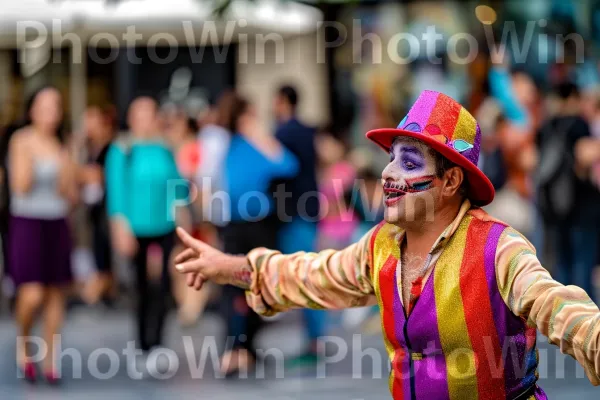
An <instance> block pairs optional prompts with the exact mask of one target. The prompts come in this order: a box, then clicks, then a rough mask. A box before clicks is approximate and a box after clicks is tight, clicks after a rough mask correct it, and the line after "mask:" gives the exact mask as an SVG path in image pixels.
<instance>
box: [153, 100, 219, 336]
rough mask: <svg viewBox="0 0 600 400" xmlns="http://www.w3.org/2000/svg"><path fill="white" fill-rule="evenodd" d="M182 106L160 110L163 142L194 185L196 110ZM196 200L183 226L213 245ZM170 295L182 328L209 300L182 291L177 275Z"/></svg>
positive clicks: (199, 154) (197, 166)
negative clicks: (175, 304) (173, 300)
mask: <svg viewBox="0 0 600 400" xmlns="http://www.w3.org/2000/svg"><path fill="white" fill-rule="evenodd" d="M184 103H185V102H183V103H181V104H179V103H173V104H169V105H165V106H163V108H162V110H161V111H162V114H163V120H164V122H165V134H166V138H167V141H168V143H169V145H170V146H171V148H172V149H173V153H174V155H175V161H176V163H177V168H178V169H179V173H180V175H181V176H182V177H183V178H185V179H188V180H190V181H191V182H194V181H195V179H196V177H197V175H198V171H199V170H200V168H201V162H202V149H201V143H200V141H199V140H198V139H197V132H198V122H197V120H196V117H197V115H199V114H200V110H188V109H187V107H186V104H184ZM193 197H196V199H195V200H194V201H193V202H192V203H191V204H189V205H188V206H187V208H186V210H187V213H186V214H187V216H188V218H186V223H188V224H189V226H188V228H189V229H190V231H191V232H192V234H193V236H194V237H196V238H198V239H201V240H204V241H206V242H208V243H213V244H214V243H215V242H216V239H215V237H216V231H215V230H214V228H213V227H211V226H210V225H208V224H205V223H203V218H202V209H201V204H200V203H201V198H200V197H199V196H193ZM181 249H182V245H181V243H177V244H176V247H175V251H173V253H172V254H173V256H174V255H175V254H177V253H178V252H179V251H180V250H181ZM172 277H173V294H174V296H175V301H176V302H177V304H178V306H179V311H178V318H179V322H180V323H181V324H182V325H184V326H191V325H193V324H194V323H195V322H196V321H197V320H198V318H199V317H200V315H201V314H202V311H203V310H204V308H205V306H206V304H207V302H208V297H209V292H210V291H209V288H208V287H207V288H206V289H205V290H202V291H199V292H198V291H195V290H192V289H189V288H187V287H186V284H185V279H183V278H182V277H181V275H180V274H177V273H175V271H174V270H173V271H172Z"/></svg>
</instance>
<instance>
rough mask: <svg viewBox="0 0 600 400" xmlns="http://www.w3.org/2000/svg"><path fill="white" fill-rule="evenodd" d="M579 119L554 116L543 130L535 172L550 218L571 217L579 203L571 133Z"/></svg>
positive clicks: (544, 212)
mask: <svg viewBox="0 0 600 400" xmlns="http://www.w3.org/2000/svg"><path fill="white" fill-rule="evenodd" d="M574 122H575V118H569V119H562V118H561V119H553V120H551V121H550V122H548V123H547V124H545V125H544V126H543V127H542V130H541V131H540V132H539V134H538V135H540V138H542V142H541V143H540V148H539V150H540V162H539V165H538V169H537V172H536V175H535V180H536V187H537V188H538V204H539V209H540V212H541V214H542V217H543V218H544V219H545V220H546V221H556V220H564V219H566V218H568V216H569V214H570V213H571V212H572V211H573V207H574V206H575V176H574V168H575V160H574V157H573V154H571V150H570V149H569V143H568V138H569V133H570V130H571V127H572V126H573V124H574Z"/></svg>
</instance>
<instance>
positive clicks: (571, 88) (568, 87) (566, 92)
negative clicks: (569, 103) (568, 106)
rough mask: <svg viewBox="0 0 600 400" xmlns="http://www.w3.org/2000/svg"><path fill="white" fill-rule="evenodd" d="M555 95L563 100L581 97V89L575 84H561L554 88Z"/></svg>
mask: <svg viewBox="0 0 600 400" xmlns="http://www.w3.org/2000/svg"><path fill="white" fill-rule="evenodd" d="M554 93H555V94H556V95H557V96H558V97H559V98H560V99H561V100H567V99H569V98H571V97H576V98H578V97H579V88H578V87H577V85H575V84H574V83H573V82H563V83H559V84H558V85H556V86H555V87H554Z"/></svg>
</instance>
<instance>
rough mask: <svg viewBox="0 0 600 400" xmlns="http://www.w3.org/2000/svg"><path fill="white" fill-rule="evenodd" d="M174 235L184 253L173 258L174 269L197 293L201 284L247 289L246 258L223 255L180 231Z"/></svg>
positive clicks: (247, 272)
mask: <svg viewBox="0 0 600 400" xmlns="http://www.w3.org/2000/svg"><path fill="white" fill-rule="evenodd" d="M177 235H178V236H179V238H180V239H181V241H182V242H183V244H184V245H185V247H186V249H185V250H184V251H182V252H181V253H179V254H178V255H177V257H175V268H176V269H177V271H179V272H181V273H184V274H186V275H187V279H186V283H187V285H188V286H190V287H193V288H194V289H196V290H200V289H201V288H202V285H204V282H205V281H207V280H211V281H213V282H216V283H218V284H221V285H234V286H238V287H240V288H242V289H249V288H250V284H251V283H252V268H251V267H250V265H248V261H247V260H246V257H244V256H232V255H228V254H225V253H223V252H221V251H219V250H217V249H215V248H214V247H211V246H209V245H208V244H206V243H204V242H202V241H200V240H197V239H194V238H193V237H192V236H190V235H189V234H188V233H187V232H186V231H185V230H184V229H182V228H177Z"/></svg>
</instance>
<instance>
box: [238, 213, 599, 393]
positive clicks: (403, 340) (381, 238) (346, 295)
mask: <svg viewBox="0 0 600 400" xmlns="http://www.w3.org/2000/svg"><path fill="white" fill-rule="evenodd" d="M402 240H403V232H402V230H401V229H400V228H398V227H396V226H394V225H391V224H387V223H382V224H380V225H378V226H377V227H376V228H374V229H373V230H371V231H370V232H369V233H368V234H367V235H365V236H364V237H363V238H362V239H361V240H360V241H359V242H358V243H356V244H353V245H351V246H349V247H348V248H346V249H344V250H342V251H334V250H326V251H322V252H320V253H318V254H317V253H303V252H299V253H295V254H291V255H282V254H279V253H278V252H275V251H271V250H267V249H263V248H261V249H255V250H253V251H252V252H250V253H249V254H248V259H249V262H250V263H251V265H252V267H253V270H254V273H253V282H252V286H251V289H250V291H248V292H247V299H248V303H249V304H250V305H251V306H252V308H253V309H254V310H255V311H257V312H258V313H260V314H263V315H272V314H274V313H276V312H279V311H285V310H288V309H290V308H295V307H310V308H330V309H339V308H345V307H352V306H364V305H369V304H379V308H380V311H381V317H382V327H383V331H384V342H385V345H386V349H387V351H388V354H389V357H390V361H391V364H392V373H391V374H390V381H389V383H390V390H391V392H392V395H393V398H394V400H400V399H470V398H473V399H477V398H480V399H481V398H483V399H515V398H531V399H545V395H544V393H543V391H542V390H541V389H540V388H539V387H537V385H536V381H537V363H538V359H537V350H536V342H535V339H536V328H537V329H539V331H540V332H541V333H542V334H544V335H546V336H547V337H548V338H549V340H550V342H551V343H553V344H555V345H558V346H560V349H561V351H563V352H565V353H568V354H570V355H572V356H573V357H575V358H576V359H577V360H578V361H579V363H580V364H581V365H582V366H583V367H584V369H585V372H586V374H587V376H588V378H589V379H590V381H591V382H592V383H593V384H594V385H598V384H600V351H598V349H599V347H598V346H599V345H600V324H599V323H598V321H600V311H599V310H598V307H597V306H596V305H595V304H594V303H593V302H592V301H591V300H590V298H589V296H588V295H587V294H586V293H585V291H583V290H582V289H580V288H577V287H574V286H563V285H561V284H560V283H558V282H556V281H554V280H553V279H552V278H551V276H550V274H549V273H548V272H547V271H546V270H545V269H544V268H542V266H541V265H540V263H539V261H538V259H537V257H536V256H535V250H534V248H533V247H532V246H531V244H530V243H529V242H528V241H527V240H526V239H525V238H523V236H522V235H520V234H519V233H518V232H516V231H515V230H514V229H512V228H510V227H508V226H506V225H505V224H503V223H501V222H499V221H495V220H493V219H492V218H490V217H489V216H488V215H487V214H486V213H485V212H484V211H483V210H481V209H478V208H472V207H471V205H470V203H469V202H468V201H466V202H465V203H464V204H463V206H462V207H461V210H460V212H459V214H458V216H457V217H456V219H455V220H454V221H453V223H452V224H450V226H448V228H447V229H446V230H445V231H444V232H443V233H442V235H440V237H439V238H438V240H437V241H436V243H435V244H434V246H433V248H432V250H431V253H430V256H431V260H432V263H433V268H432V269H431V271H430V275H429V276H426V277H425V279H426V280H425V284H424V287H423V291H422V293H421V295H420V298H419V300H418V301H417V303H416V304H415V305H414V308H413V309H412V311H411V313H410V314H409V315H408V316H407V315H406V312H405V307H404V306H403V304H402V296H401V293H402V291H401V290H402V288H401V285H399V283H400V282H401V279H402V277H401V273H400V271H401V268H399V267H398V263H399V260H400V243H401V242H402Z"/></svg>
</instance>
